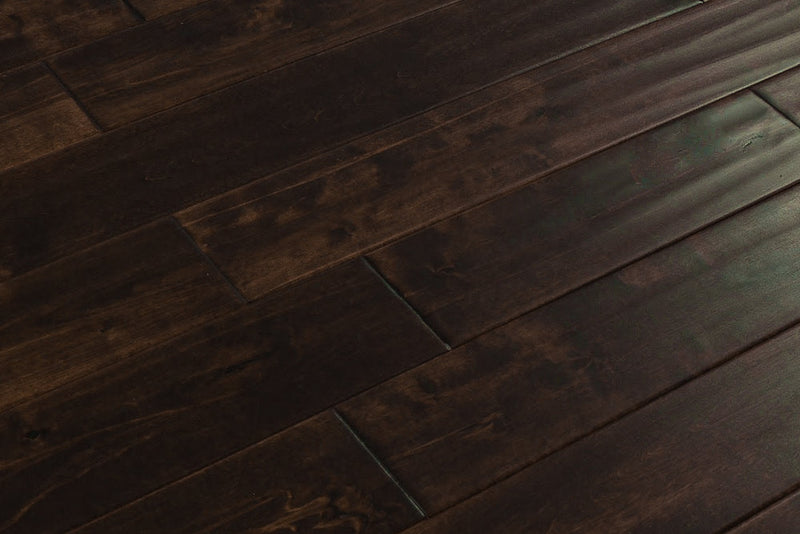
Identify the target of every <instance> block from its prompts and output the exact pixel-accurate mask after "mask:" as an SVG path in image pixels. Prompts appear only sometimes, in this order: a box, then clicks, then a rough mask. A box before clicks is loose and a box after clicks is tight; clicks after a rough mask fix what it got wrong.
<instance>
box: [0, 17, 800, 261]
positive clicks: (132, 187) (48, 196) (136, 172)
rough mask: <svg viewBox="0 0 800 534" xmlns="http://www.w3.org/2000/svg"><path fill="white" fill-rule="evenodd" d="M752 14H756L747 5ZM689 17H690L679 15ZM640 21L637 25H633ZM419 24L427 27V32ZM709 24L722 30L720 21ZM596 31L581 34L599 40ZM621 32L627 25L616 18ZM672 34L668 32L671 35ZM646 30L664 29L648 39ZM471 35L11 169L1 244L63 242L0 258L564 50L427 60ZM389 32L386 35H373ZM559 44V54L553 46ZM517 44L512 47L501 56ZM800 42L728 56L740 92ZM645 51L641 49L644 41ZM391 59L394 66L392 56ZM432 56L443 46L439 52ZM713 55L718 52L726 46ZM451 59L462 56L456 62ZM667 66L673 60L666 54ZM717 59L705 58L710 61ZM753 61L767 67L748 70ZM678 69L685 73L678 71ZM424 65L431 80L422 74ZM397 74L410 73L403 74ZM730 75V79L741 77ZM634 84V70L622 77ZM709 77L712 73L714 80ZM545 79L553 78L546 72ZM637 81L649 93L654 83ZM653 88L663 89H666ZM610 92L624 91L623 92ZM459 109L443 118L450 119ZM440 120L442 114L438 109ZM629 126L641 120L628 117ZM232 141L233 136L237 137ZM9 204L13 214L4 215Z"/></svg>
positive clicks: (407, 36) (276, 165) (431, 24)
mask: <svg viewBox="0 0 800 534" xmlns="http://www.w3.org/2000/svg"><path fill="white" fill-rule="evenodd" d="M456 5H461V4H456ZM526 5H528V3H527V2H526ZM614 5H627V4H619V3H615V4H614ZM637 5H639V3H637ZM454 7H455V6H454ZM745 7H748V8H752V6H750V5H747V6H745ZM696 9H699V8H696ZM798 9H800V8H798ZM773 10H774V6H773ZM691 11H695V9H692V10H688V12H691ZM704 12H707V14H708V16H709V17H714V18H716V19H718V18H719V14H718V13H715V12H714V10H713V9H708V10H705V11H704ZM443 13H444V10H440V11H437V12H435V13H433V14H431V15H437V16H439V17H441V16H443V15H442V14H443ZM604 13H605V12H604ZM609 13H611V14H616V13H617V11H616V10H610V11H609ZM633 13H638V11H637V10H634V11H633ZM759 13H761V11H756V15H751V16H757V15H758V14H759ZM445 15H446V13H445ZM481 15H482V13H481ZM681 15H683V13H679V14H678V15H675V17H680V16H681ZM531 16H533V15H531ZM564 16H565V17H566V16H567V15H564ZM731 16H732V17H741V16H742V13H740V12H738V11H736V10H732V11H731ZM570 17H571V15H570ZM671 18H672V17H671ZM470 20H471V21H472V24H473V26H474V25H483V24H484V19H483V17H482V16H481V17H480V18H479V19H478V20H475V19H470ZM501 20H502V19H498V22H497V24H498V25H499V26H500V27H503V24H504V23H503V22H501ZM568 20H570V21H571V20H572V18H569V19H568ZM623 20H628V19H623ZM681 20H682V21H683V22H684V24H683V26H687V27H686V28H685V30H684V31H691V32H693V33H692V35H694V34H695V33H697V32H698V31H700V30H702V29H703V25H704V24H705V25H708V24H710V23H711V22H713V21H712V20H706V19H704V18H702V17H700V18H699V19H698V20H699V22H698V21H695V20H694V19H685V18H683V17H681ZM748 20H750V19H748ZM692 21H694V23H693V22H692ZM751 21H752V20H751ZM641 22H643V21H642V20H640V19H637V23H641ZM728 22H729V23H730V21H729V20H728ZM423 23H424V24H427V26H419V25H420V24H423ZM598 24H599V23H598ZM714 24H716V25H719V26H722V27H723V28H724V27H725V21H722V22H719V21H718V22H716V23H714ZM683 26H681V27H683ZM784 26H787V27H788V24H786V23H784ZM597 27H599V26H597ZM597 27H595V26H592V27H591V28H590V29H588V30H584V31H585V32H587V31H588V32H589V33H590V34H591V35H592V36H595V33H594V32H596V31H597V30H596V28H597ZM612 27H613V28H615V29H624V26H622V27H620V26H619V21H618V20H616V19H614V20H613V24H612ZM665 28H666V29H668V28H669V25H666V26H665ZM434 29H435V30H436V31H434ZM792 29H794V27H792ZM773 30H774V31H776V32H779V31H781V30H782V26H781V24H780V23H779V22H776V23H775V28H773ZM649 31H650V32H651V33H652V34H657V33H658V32H657V31H656V30H653V29H650V30H649ZM430 32H434V33H433V34H431V33H430ZM451 32H452V34H453V35H451ZM463 32H464V28H458V29H457V31H456V29H453V27H451V26H450V25H449V24H446V23H445V21H443V20H439V19H436V20H434V19H430V18H429V17H425V18H424V20H423V19H415V20H412V21H409V22H408V23H406V24H403V25H402V26H399V27H396V28H392V29H390V30H388V31H387V32H385V33H387V34H391V35H394V36H396V39H395V37H393V38H392V39H395V40H392V41H391V42H383V41H381V42H379V43H375V42H373V41H372V40H370V39H364V40H359V41H356V42H354V43H353V46H352V47H342V48H338V49H336V50H333V51H331V52H330V53H328V54H324V55H319V56H314V57H313V58H309V59H308V61H304V62H297V63H293V64H292V65H289V66H287V67H286V68H283V69H279V70H276V71H273V72H272V73H269V74H267V75H265V76H262V77H258V78H255V79H253V80H250V81H247V82H244V83H241V84H238V85H236V86H234V87H232V88H230V89H229V90H226V91H222V92H220V93H215V94H212V95H209V96H207V97H204V98H202V99H199V100H195V101H193V102H190V103H188V104H186V105H183V106H180V107H178V108H174V109H173V110H171V111H168V112H165V113H163V114H159V115H157V116H154V117H152V118H150V119H146V120H143V121H140V122H137V123H135V124H133V125H131V126H130V127H127V128H122V129H119V130H116V131H114V132H112V133H111V134H109V135H105V136H102V137H100V138H98V139H97V141H96V142H91V143H85V144H83V145H81V146H80V147H75V148H74V149H67V150H64V151H62V152H61V153H59V154H58V155H54V156H53V157H52V158H42V159H39V160H37V161H36V162H34V163H33V164H31V165H29V166H28V165H26V166H24V167H20V168H17V169H14V172H12V173H3V174H0V188H3V189H4V190H7V191H8V193H7V194H6V195H4V196H2V197H0V234H4V235H11V236H14V235H15V234H16V233H18V232H19V231H20V229H21V228H25V227H28V226H35V227H37V228H43V229H44V230H45V233H51V234H52V233H55V232H56V229H57V233H58V238H57V239H48V237H50V236H48V235H40V236H37V239H36V240H35V242H36V243H37V244H38V245H39V246H38V247H37V248H36V249H35V250H34V249H32V247H29V248H28V249H26V251H25V253H12V254H8V253H7V252H4V253H3V255H2V256H0V266H2V268H3V269H4V270H6V271H10V272H13V273H21V272H24V271H26V270H28V269H31V268H33V267H35V266H38V265H41V264H43V263H46V262H49V261H52V260H54V259H56V258H58V257H61V256H63V255H66V254H69V253H71V252H74V251H75V250H79V249H80V248H83V247H85V246H88V244H89V243H90V242H98V241H100V240H102V239H105V238H107V237H110V236H113V235H116V234H118V233H120V232H122V231H125V230H128V229H130V228H132V227H135V226H137V225H140V224H144V223H146V222H148V221H149V220H152V219H153V218H155V217H157V216H160V215H164V214H166V213H169V212H171V211H173V210H178V209H181V208H184V207H187V206H189V205H191V204H193V203H195V202H197V201H200V200H202V199H203V198H207V197H211V196H213V195H215V194H219V193H222V192H224V191H227V190H229V189H232V188H233V187H235V186H238V185H241V184H243V183H246V182H248V181H251V180H254V179H256V178H259V177H260V176H263V175H265V174H267V173H270V172H273V171H276V170H279V169H282V168H285V167H287V166H289V165H291V164H293V163H298V162H300V161H302V160H304V159H306V158H308V157H309V156H311V155H313V154H315V153H319V152H322V151H323V150H325V149H329V148H331V147H332V146H336V145H341V144H344V143H345V141H347V140H348V139H352V138H354V137H357V136H360V135H364V134H365V133H367V132H369V131H372V130H374V129H377V128H380V127H383V126H386V125H387V124H388V123H391V122H394V121H397V120H400V119H402V118H404V117H407V116H409V115H412V114H415V113H418V112H420V111H422V110H423V109H425V108H428V107H430V106H433V105H436V104H440V103H441V102H442V101H443V100H447V99H450V98H455V97H457V96H459V95H461V94H463V93H464V92H465V91H470V90H474V89H477V88H479V87H481V86H483V85H485V84H487V83H490V82H494V81H496V80H497V78H498V77H500V76H505V75H509V74H512V73H513V72H515V71H516V70H518V69H519V68H522V67H530V66H532V65H533V64H535V62H537V61H538V62H541V61H546V60H548V59H552V58H553V56H554V54H559V53H563V52H564V51H565V50H564V49H563V48H562V49H554V48H553V47H552V46H550V45H549V41H542V39H541V37H536V36H534V35H532V34H529V32H528V31H527V29H525V31H524V33H523V36H526V38H525V39H521V41H520V42H518V43H516V44H509V43H510V41H509V36H510V34H508V33H504V32H501V34H500V35H497V34H495V33H491V34H490V35H489V34H487V38H489V37H492V38H493V39H494V41H493V42H494V43H495V44H494V46H495V48H493V50H494V52H495V53H497V54H503V56H504V57H507V58H508V60H507V61H504V62H502V63H499V62H497V61H495V60H494V58H484V59H483V61H484V62H485V63H482V64H481V65H480V66H481V68H477V66H476V64H475V63H474V62H475V61H479V60H480V58H483V56H482V55H480V54H478V55H474V57H473V55H472V54H469V53H466V52H465V51H464V49H461V48H457V47H455V44H451V45H448V46H446V47H444V48H442V49H441V50H440V51H441V54H440V55H435V54H433V53H432V52H430V51H429V50H428V48H429V47H431V46H434V45H437V44H439V43H440V42H441V41H442V39H451V38H455V36H458V37H459V38H460V39H463V38H464V37H463ZM380 35H383V33H381V34H379V35H376V36H375V38H376V39H377V38H379V36H380ZM434 35H435V38H434ZM478 35H483V34H481V33H479V34H478ZM581 35H584V36H585V34H581ZM637 35H638V34H637ZM742 35H745V36H746V34H742ZM420 36H427V38H430V39H434V42H433V43H431V42H427V41H425V40H424V39H422V38H421V37H420ZM650 37H657V35H650ZM672 37H673V38H683V37H686V36H683V35H677V36H676V35H673V36H672ZM751 37H755V36H751ZM381 38H382V39H383V38H386V37H381ZM785 40H786V41H790V39H785ZM797 40H798V41H800V38H798V39H797ZM744 41H745V42H744V43H743V44H747V45H752V44H753V43H751V42H750V41H748V40H747V39H746V38H745V39H744ZM457 42H460V41H457ZM553 42H554V43H555V44H557V45H559V46H562V45H564V42H562V41H559V40H557V39H553ZM737 42H738V41H737ZM574 43H575V42H574V41H568V42H567V45H571V46H574ZM726 44H730V43H726ZM379 45H380V47H379ZM390 46H391V47H392V48H389V47H390ZM464 46H468V49H467V51H474V50H479V49H481V48H480V47H481V46H483V41H481V40H478V41H474V42H473V41H470V42H469V43H467V44H465V45H464ZM509 46H511V47H512V49H508V48H506V47H509ZM792 46H793V42H787V43H786V46H784V47H782V48H774V47H761V48H759V47H756V48H755V49H754V50H748V52H747V54H746V55H745V56H734V57H733V58H731V59H729V63H731V64H733V65H734V66H735V67H736V68H739V69H745V68H746V69H747V71H746V73H743V74H742V75H741V76H740V77H739V78H738V79H736V78H735V77H734V79H733V80H732V82H731V83H732V84H733V85H734V86H736V85H737V84H740V83H742V81H743V80H746V79H753V78H756V79H757V77H758V76H760V75H763V74H764V73H766V72H770V71H774V70H776V69H778V70H780V69H781V68H782V67H783V66H784V64H786V63H791V62H793V61H794V58H795V51H794V49H793V48H792ZM353 47H357V48H353ZM454 47H455V48H454ZM498 47H499V48H498ZM513 47H518V48H513ZM450 48H454V49H455V50H456V52H455V54H456V55H455V56H452V55H450V54H447V53H445V51H446V50H449V49H450ZM798 48H799V49H800V42H799V43H798ZM636 49H642V47H641V46H639V45H638V44H637V45H636ZM705 49H706V48H704V50H705ZM387 50H391V51H392V53H394V54H397V56H398V57H396V58H395V57H389V56H387ZM434 50H439V49H437V48H435V46H434ZM534 52H535V53H534ZM631 52H633V51H631ZM716 52H718V53H720V54H721V53H722V50H721V48H720V50H716ZM426 54H429V55H426ZM601 55H602V54H601ZM421 57H425V61H424V62H421V61H420V58H421ZM456 57H458V58H466V59H461V61H456V60H455V58H456ZM570 57H576V56H570ZM580 57H583V56H580ZM584 59H586V58H584ZM664 59H665V60H666V59H669V61H670V62H671V61H672V59H671V56H670V58H667V57H665V58H664ZM696 59H697V58H694V61H695V63H692V61H689V63H690V64H696ZM711 59H713V58H712V57H703V58H702V61H709V60H711ZM737 60H738V61H740V62H741V64H740V63H739V62H737ZM515 62H516V63H515ZM753 62H756V63H758V65H753V64H752V63H753ZM799 62H800V61H799ZM423 65H424V67H423ZM558 65H559V66H554V67H552V68H553V69H557V70H559V69H564V68H567V69H571V68H574V66H575V64H574V63H564V64H562V63H559V64H558ZM484 67H485V68H484ZM678 67H685V66H684V65H678V66H675V68H678ZM420 69H422V70H423V71H424V72H422V73H419V72H418V71H419V70H420ZM672 69H673V67H672V64H671V63H670V70H669V75H670V76H672V75H674V73H675V70H672ZM733 70H734V71H735V69H733ZM398 72H400V73H401V76H399V77H398V76H397V73H398ZM547 72H551V73H552V71H547ZM342 73H348V75H347V76H343V75H342ZM725 73H726V75H727V76H732V75H733V74H734V73H735V72H734V73H731V72H728V71H725ZM406 74H408V77H406ZM629 74H630V73H629V72H627V73H625V76H628V75H629ZM703 74H704V75H710V73H709V72H704V73H703ZM320 76H330V77H331V79H330V81H328V79H327V78H324V79H323V78H320ZM545 76H549V75H548V74H546V73H545ZM704 79H705V78H704ZM573 81H575V80H573ZM640 81H641V82H642V83H644V81H645V80H644V79H642V80H640ZM655 81H657V82H659V83H660V81H661V80H660V79H659V80H655ZM328 83H330V85H327V84H328ZM519 83H520V81H518V80H513V81H511V82H509V83H508V84H505V85H504V86H503V87H502V88H499V89H492V90H491V91H490V92H489V94H490V95H496V94H498V93H502V92H507V91H513V90H515V89H514V88H516V87H517V86H518V84H519ZM522 83H527V82H525V81H523V82H522ZM323 86H324V87H328V89H326V90H325V91H320V90H319V88H320V87H323ZM648 87H650V88H652V87H653V86H651V85H648ZM707 87H708V86H707V85H704V89H703V90H702V91H701V92H700V93H701V94H700V95H698V94H697V93H692V95H693V96H694V97H697V96H702V95H705V97H706V98H708V97H709V95H713V97H718V96H720V95H718V94H717V92H716V90H715V89H712V90H711V91H708V89H707ZM593 89H598V88H596V87H593ZM717 89H719V88H717ZM726 89H727V86H726ZM598 90H599V89H598ZM614 94H617V91H616V90H615V92H614ZM485 96H486V95H481V96H480V97H477V98H473V99H468V100H467V102H461V103H459V104H457V105H466V106H467V109H462V111H461V113H466V112H468V111H469V110H470V109H471V108H469V105H470V104H469V103H470V102H474V101H475V100H481V99H482V98H484V97H485ZM665 96H666V95H665ZM693 102H694V101H693ZM684 104H685V103H681V102H679V103H678V104H677V106H678V108H681V106H682V105H684ZM695 104H697V103H696V102H695ZM681 109H682V108H681ZM670 110H671V115H670V116H672V115H674V114H676V111H675V106H672V107H670ZM615 111H616V109H615ZM452 112H453V111H452V110H448V111H445V113H446V114H449V113H452ZM432 113H433V114H434V115H436V114H437V113H438V110H437V111H434V112H432ZM634 115H635V118H636V119H637V120H635V121H634V122H635V124H636V125H637V127H638V128H641V127H643V126H642V124H645V125H647V124H649V122H648V121H647V120H645V121H644V123H642V121H641V119H642V117H641V114H639V113H635V114H634ZM629 119H630V120H633V117H629ZM430 120H432V119H430V118H428V121H430ZM276 125H280V127H279V128H278V127H276ZM628 126H630V125H628ZM402 128H406V126H403V127H402ZM225 132H236V135H233V136H231V135H227V134H226V133H225ZM389 136H390V137H391V134H389ZM594 148H596V147H594V146H593V149H594ZM67 191H69V193H67ZM56 199H57V200H56ZM12 207H13V210H14V217H13V218H12V217H9V216H8V215H7V214H8V213H11V209H12Z"/></svg>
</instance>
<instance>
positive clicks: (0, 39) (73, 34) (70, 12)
mask: <svg viewBox="0 0 800 534" xmlns="http://www.w3.org/2000/svg"><path fill="white" fill-rule="evenodd" d="M137 22H138V20H137V19H136V17H135V16H134V14H133V13H132V12H131V11H130V9H128V7H127V6H125V4H124V3H123V2H122V1H121V0H50V1H48V2H32V1H30V0H5V1H3V2H2V3H0V72H3V71H6V70H9V69H11V68H13V67H17V66H19V65H23V64H25V63H28V62H31V61H35V60H37V59H40V58H42V57H44V56H47V55H49V54H53V53H55V52H59V51H61V50H65V49H67V48H71V47H73V46H78V45H81V44H84V43H88V42H91V41H94V40H95V39H99V38H101V37H104V36H106V35H108V34H110V33H113V32H116V31H119V30H122V29H125V28H127V27H130V26H133V25H134V24H136V23H137Z"/></svg>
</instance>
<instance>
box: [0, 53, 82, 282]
mask: <svg viewBox="0 0 800 534" xmlns="http://www.w3.org/2000/svg"><path fill="white" fill-rule="evenodd" d="M96 133H97V129H96V128H95V127H94V125H92V121H91V120H90V119H89V118H88V117H87V116H86V114H85V113H84V112H83V111H82V110H81V109H80V108H79V107H78V105H77V104H76V103H75V101H74V100H73V99H72V98H71V97H70V96H69V95H68V94H67V93H66V91H64V89H63V87H61V84H59V82H58V80H57V79H56V78H55V77H54V76H53V75H52V74H51V73H50V72H48V70H47V68H46V67H44V66H43V65H33V66H31V67H25V68H22V69H17V70H15V71H14V72H11V73H7V74H0V171H3V170H5V169H7V168H9V167H13V166H15V165H19V164H21V163H24V162H26V161H29V160H32V159H35V158H38V157H40V156H43V155H44V154H47V153H49V152H53V151H54V150H58V149H60V148H63V147H65V146H67V145H71V144H73V143H76V142H78V141H80V140H82V139H85V138H87V137H89V136H91V135H94V134H96ZM3 278H5V277H4V276H3V275H2V272H0V279H3Z"/></svg>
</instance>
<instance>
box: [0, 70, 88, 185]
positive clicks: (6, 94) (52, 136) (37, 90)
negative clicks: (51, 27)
mask: <svg viewBox="0 0 800 534" xmlns="http://www.w3.org/2000/svg"><path fill="white" fill-rule="evenodd" d="M95 133H97V129H96V128H95V127H94V125H92V122H91V120H89V118H88V117H87V116H86V114H85V113H84V112H83V111H81V109H80V108H79V107H78V105H77V104H76V103H75V101H74V100H73V99H72V98H71V97H70V96H69V95H68V94H67V93H66V92H65V91H64V89H63V88H62V87H61V84H59V83H58V80H56V79H55V77H54V76H53V75H52V74H50V72H48V71H47V69H46V68H45V67H44V66H42V65H34V66H32V67H27V68H24V69H18V70H15V71H14V72H13V73H8V74H0V171H2V170H4V169H7V168H9V167H13V166H14V165H19V164H20V163H23V162H25V161H28V160H31V159H34V158H37V157H39V156H42V155H44V154H47V153H48V152H52V151H53V150H57V149H59V148H63V147H65V146H67V145H70V144H72V143H75V142H77V141H80V140H81V139H85V138H86V137H89V136H91V135H93V134H95Z"/></svg>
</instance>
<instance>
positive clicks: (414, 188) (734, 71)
mask: <svg viewBox="0 0 800 534" xmlns="http://www.w3.org/2000/svg"><path fill="white" fill-rule="evenodd" d="M789 21H792V22H789ZM797 22H800V4H798V3H787V2H775V3H772V4H770V5H764V4H763V3H755V2H749V1H745V2H735V3H730V2H722V3H720V2H712V3H709V4H706V5H703V6H701V7H700V8H696V9H691V10H688V11H685V12H682V13H678V14H676V15H674V16H672V17H669V18H667V19H666V20H664V21H661V22H659V23H655V24H652V25H650V26H647V27H645V28H641V29H639V30H636V31H632V32H630V33H627V34H625V35H623V36H622V37H620V38H619V39H614V40H612V41H608V42H606V43H603V44H602V45H599V46H598V47H595V48H592V49H589V50H586V51H584V52H581V53H578V54H574V55H571V56H568V57H567V58H565V59H564V60H562V61H557V62H555V63H551V64H549V65H545V66H544V67H542V68H539V69H535V70H534V71H532V72H531V73H529V74H526V75H523V76H522V77H520V79H516V80H513V83H514V84H515V85H514V87H515V90H516V92H512V91H509V92H510V93H511V94H510V95H507V96H504V97H502V98H498V99H497V100H496V101H492V102H486V103H483V104H482V105H481V106H480V107H477V108H473V109H472V110H470V109H465V110H464V114H463V115H461V116H458V117H457V118H455V119H453V120H451V121H449V122H446V123H444V124H442V125H441V126H439V127H436V128H433V129H431V130H430V131H427V132H424V133H421V134H419V135H417V136H415V137H412V138H410V139H408V140H407V141H405V142H401V143H396V144H394V145H391V146H390V147H388V148H387V149H386V150H383V151H381V152H378V153H376V154H374V155H372V156H369V157H368V158H366V159H364V160H362V161H358V162H356V163H354V164H352V165H349V166H346V167H344V168H339V169H337V170H334V171H333V172H331V173H330V174H328V175H325V176H322V177H320V178H317V179H315V180H313V181H310V182H306V183H303V184H300V185H298V186H296V187H294V188H291V189H286V190H283V191H280V192H276V193H274V192H272V191H269V185H268V184H269V181H270V178H265V179H264V180H263V181H260V182H255V183H254V184H251V185H250V186H246V187H244V188H241V189H237V190H234V191H232V192H230V193H227V194H225V195H224V196H223V198H221V199H214V200H213V201H211V202H210V204H209V205H207V206H206V205H203V204H200V205H198V206H193V207H192V208H189V209H188V210H186V211H184V212H181V213H180V214H179V218H180V220H181V221H182V222H183V223H184V225H185V226H186V227H187V229H188V230H189V232H190V233H191V234H192V235H193V236H194V237H195V238H196V240H197V242H198V243H199V244H200V246H201V247H202V248H203V250H204V251H206V252H207V253H208V254H209V255H210V256H211V257H212V258H214V260H215V261H216V262H217V263H218V264H219V265H220V266H221V267H222V269H223V271H225V272H226V273H227V274H228V275H229V276H230V277H231V279H232V280H233V282H234V283H235V284H236V285H237V286H238V287H239V288H240V289H241V290H242V292H243V293H244V294H245V295H247V296H248V297H249V298H255V297H257V296H259V295H262V294H265V293H267V292H269V291H270V290H271V289H274V288H275V287H280V286H281V285H283V284H285V283H287V282H289V281H291V280H293V279H295V278H298V277H301V276H303V275H304V273H309V272H313V271H315V270H317V269H320V268H324V267H325V266H328V265H332V264H335V263H336V262H338V261H342V260H343V259H346V258H348V257H350V256H353V255H356V254H360V253H363V252H365V251H368V250H369V249H370V248H374V247H376V246H378V245H380V244H382V243H384V242H387V241H389V240H391V239H395V238H397V237H399V236H402V235H404V234H407V233H409V232H411V231H413V230H416V229H419V228H421V227H424V226H425V225H428V224H430V223H432V222H435V221H436V220H438V219H441V218H443V217H445V216H447V215H451V214H455V213H458V212H460V211H463V210H464V209H466V208H469V207H471V206H474V205H475V204H477V203H479V202H481V201H484V200H488V199H490V198H492V197H494V196H497V195H498V194H500V193H502V192H504V191H507V190H509V189H510V188H513V187H516V186H519V185H522V184H524V183H526V182H529V181H531V180H533V179H535V178H537V177H539V176H542V175H544V174H546V173H548V172H550V171H552V170H553V169H555V168H559V167H562V166H564V165H566V164H568V163H570V162H572V161H575V160H576V159H579V158H581V157H585V156H587V155H589V154H590V153H592V152H596V151H598V150H600V149H602V148H604V147H607V146H609V145H612V144H614V143H617V142H619V141H621V140H624V139H626V138H629V137H631V136H632V135H633V134H634V133H638V132H640V131H641V130H644V129H648V128H652V127H654V126H657V125H658V124H660V123H663V122H664V121H666V120H668V119H672V118H674V117H675V116H677V115H680V114H683V113H686V112H688V111H691V110H692V109H694V108H696V107H698V106H700V105H703V104H708V103H709V102H711V101H712V100H715V99H718V98H720V97H721V96H724V95H726V94H728V92H730V91H732V90H736V89H738V88H740V87H741V86H743V85H747V84H749V83H753V82H755V81H758V80H759V79H760V78H761V77H762V76H766V75H768V74H769V72H770V71H773V70H782V69H785V68H787V67H789V66H791V65H793V64H795V62H797V61H798V60H800V34H798V33H797V32H796V27H797ZM765 24H766V25H768V26H770V27H771V29H772V31H771V32H770V35H774V34H776V33H777V34H782V35H783V36H784V37H781V39H780V44H776V43H775V42H774V41H773V40H769V41H764V39H763V33H761V32H762V31H763V25H765ZM781 25H783V27H782V28H780V26H781ZM753 28H759V31H755V30H754V29H753ZM676 43H680V44H677V45H676ZM509 85H510V84H509ZM453 105H454V106H459V105H461V103H455V104H453ZM465 107H466V106H465ZM263 182H266V183H263Z"/></svg>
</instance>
